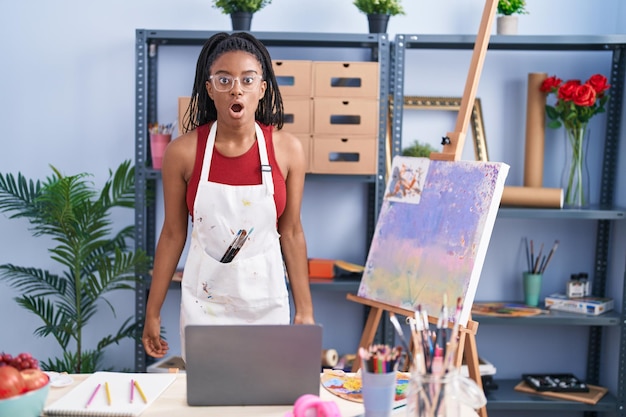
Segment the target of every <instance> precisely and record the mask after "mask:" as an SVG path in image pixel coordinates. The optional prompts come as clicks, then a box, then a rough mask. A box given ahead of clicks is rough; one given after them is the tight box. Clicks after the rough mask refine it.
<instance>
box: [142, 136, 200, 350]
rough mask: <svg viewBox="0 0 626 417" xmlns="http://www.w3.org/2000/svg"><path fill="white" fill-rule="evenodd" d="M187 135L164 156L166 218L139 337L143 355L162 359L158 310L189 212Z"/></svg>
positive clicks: (164, 344)
mask: <svg viewBox="0 0 626 417" xmlns="http://www.w3.org/2000/svg"><path fill="white" fill-rule="evenodd" d="M190 136H193V135H191V134H186V135H185V136H182V137H180V138H177V139H176V140H174V141H172V142H171V143H170V144H169V145H168V147H167V148H166V150H165V154H164V156H163V167H162V170H161V174H162V180H163V200H164V206H165V217H164V220H163V228H162V230H161V234H160V236H159V241H158V243H157V247H156V252H155V255H154V265H153V270H152V282H151V284H150V293H149V295H148V301H147V304H146V321H145V325H144V330H143V337H142V341H143V345H144V348H145V349H146V352H147V353H148V354H149V355H151V356H154V357H157V358H161V357H163V356H165V354H166V353H167V350H168V344H167V342H166V341H165V340H164V339H162V338H161V307H162V306H163V302H164V301H165V297H166V295H167V290H168V288H169V286H170V283H171V281H172V277H173V275H174V273H175V271H176V267H177V266H178V262H179V260H180V256H181V254H182V251H183V248H184V246H185V242H186V240H187V228H188V218H189V213H188V210H187V204H186V200H185V197H186V192H187V181H188V179H189V176H190V175H191V169H193V161H194V158H195V140H193V139H195V138H194V137H190ZM190 149H193V154H194V155H193V156H190V155H189V154H190ZM190 157H191V159H190ZM190 161H191V162H190ZM190 164H191V165H190ZM190 167H191V168H190Z"/></svg>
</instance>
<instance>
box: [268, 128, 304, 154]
mask: <svg viewBox="0 0 626 417" xmlns="http://www.w3.org/2000/svg"><path fill="white" fill-rule="evenodd" d="M272 140H273V142H274V147H276V148H278V147H280V148H281V149H287V150H294V148H295V149H297V148H302V142H301V141H300V139H298V137H297V136H296V135H294V134H293V133H291V132H287V131H285V130H282V129H281V130H276V129H274V130H273V131H272Z"/></svg>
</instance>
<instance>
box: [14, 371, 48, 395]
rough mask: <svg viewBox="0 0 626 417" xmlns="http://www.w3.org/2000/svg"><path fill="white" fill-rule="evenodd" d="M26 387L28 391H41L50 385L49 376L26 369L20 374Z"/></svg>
mask: <svg viewBox="0 0 626 417" xmlns="http://www.w3.org/2000/svg"><path fill="white" fill-rule="evenodd" d="M20 373H21V374H22V378H23V379H24V384H25V385H26V391H33V390H36V389H39V388H41V387H43V386H44V385H46V384H47V383H48V379H49V378H48V375H46V374H45V373H44V372H43V371H41V370H39V369H33V368H29V369H24V370H22V371H21V372H20Z"/></svg>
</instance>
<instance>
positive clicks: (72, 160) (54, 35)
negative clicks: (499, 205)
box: [0, 0, 626, 389]
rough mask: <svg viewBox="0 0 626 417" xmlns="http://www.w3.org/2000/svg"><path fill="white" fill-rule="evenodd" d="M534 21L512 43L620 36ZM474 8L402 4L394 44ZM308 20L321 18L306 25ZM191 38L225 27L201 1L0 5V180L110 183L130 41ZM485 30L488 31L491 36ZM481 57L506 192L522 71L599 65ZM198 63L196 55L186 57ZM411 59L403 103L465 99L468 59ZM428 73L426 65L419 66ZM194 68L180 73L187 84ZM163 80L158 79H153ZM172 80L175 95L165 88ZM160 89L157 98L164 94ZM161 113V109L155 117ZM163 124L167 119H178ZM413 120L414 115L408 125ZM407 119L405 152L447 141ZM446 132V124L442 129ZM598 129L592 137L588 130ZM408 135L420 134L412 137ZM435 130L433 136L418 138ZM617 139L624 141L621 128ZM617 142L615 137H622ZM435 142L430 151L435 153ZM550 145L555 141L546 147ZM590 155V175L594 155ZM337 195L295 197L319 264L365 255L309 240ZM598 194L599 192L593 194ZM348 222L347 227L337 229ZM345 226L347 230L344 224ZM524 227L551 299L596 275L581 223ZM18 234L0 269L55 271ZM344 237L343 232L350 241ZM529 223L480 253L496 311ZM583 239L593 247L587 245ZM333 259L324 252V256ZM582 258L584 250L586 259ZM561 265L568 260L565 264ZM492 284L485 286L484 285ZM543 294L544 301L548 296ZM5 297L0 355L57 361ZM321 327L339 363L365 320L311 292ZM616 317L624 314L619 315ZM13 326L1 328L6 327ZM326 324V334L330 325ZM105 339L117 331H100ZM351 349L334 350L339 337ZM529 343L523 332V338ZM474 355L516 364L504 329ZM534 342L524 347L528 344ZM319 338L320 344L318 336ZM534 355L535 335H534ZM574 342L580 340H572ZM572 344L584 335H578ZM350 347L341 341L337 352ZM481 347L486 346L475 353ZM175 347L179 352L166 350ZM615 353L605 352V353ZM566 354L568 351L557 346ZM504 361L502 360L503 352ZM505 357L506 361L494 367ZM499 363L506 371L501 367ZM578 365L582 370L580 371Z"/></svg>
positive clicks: (293, 7)
mask: <svg viewBox="0 0 626 417" xmlns="http://www.w3.org/2000/svg"><path fill="white" fill-rule="evenodd" d="M527 3H528V7H527V8H528V10H529V12H530V14H528V15H524V16H521V17H520V24H519V31H520V34H528V35H542V34H551V35H554V34H566V35H573V34H577V35H589V34H615V33H625V32H626V24H625V23H624V22H626V5H625V4H624V3H623V2H621V1H619V0H575V1H572V0H551V1H549V2H548V1H545V0H528V1H527ZM483 6H484V3H483V2H481V1H479V0H438V1H436V2H426V1H414V0H405V1H404V7H405V9H406V11H407V15H406V16H396V17H392V18H391V21H390V26H389V32H390V35H391V36H392V37H393V36H394V35H395V34H396V33H424V34H475V33H476V31H477V28H478V24H479V21H480V16H481V13H482V8H483ZM316 17H318V19H316ZM136 28H149V29H191V30H230V20H229V18H228V16H226V15H222V14H220V13H219V12H218V11H217V10H216V9H213V8H212V7H211V2H210V1H209V0H177V1H164V0H133V1H121V0H109V1H107V2H85V1H79V0H59V1H55V2H41V1H34V0H22V1H3V2H2V4H1V5H0V37H1V38H2V39H3V42H2V43H0V57H2V58H1V59H2V65H1V66H0V92H1V93H0V109H1V110H0V125H1V126H3V132H2V133H3V140H2V142H3V144H5V147H4V148H3V150H2V152H0V172H3V173H7V172H12V173H16V172H18V171H21V172H22V173H24V174H25V175H26V176H28V177H33V178H44V177H45V176H46V175H48V174H49V173H50V169H49V164H52V165H54V166H56V167H58V168H59V169H60V170H62V171H63V172H65V173H68V174H73V173H78V172H90V173H93V174H94V175H95V177H94V178H95V179H96V182H98V181H102V180H103V179H104V178H106V176H107V174H108V170H109V169H110V168H113V167H116V166H117V165H118V164H119V163H120V162H121V161H122V160H124V159H129V158H132V157H133V155H134V103H135V101H134V91H135V85H134V82H135V80H134V71H135V55H134V54H135V49H134V42H135V29H136ZM252 29H253V30H256V31H285V32H330V33H334V32H340V33H363V32H366V31H367V23H366V19H365V16H364V15H362V14H360V13H359V12H358V11H357V10H356V8H355V7H354V6H353V5H352V2H351V1H350V0H342V1H341V2H340V1H337V0H317V1H314V2H304V1H296V0H274V1H273V2H272V4H271V5H269V6H268V7H267V8H266V9H264V10H262V11H261V12H259V13H257V14H256V15H255V16H254V19H253V23H252ZM494 30H495V24H494ZM514 54H515V53H511V55H506V54H501V55H498V56H497V57H495V56H494V57H493V58H492V57H491V55H488V57H487V60H486V63H485V70H484V73H483V78H482V81H481V84H480V88H479V91H478V97H481V100H482V104H483V111H484V114H485V129H486V136H487V140H488V147H489V154H490V159H491V160H494V161H495V160H500V161H504V162H506V163H508V164H510V165H511V173H510V175H509V180H508V181H507V184H510V185H519V184H520V183H521V176H522V171H521V167H522V161H523V157H522V156H521V155H523V140H524V126H525V125H524V123H525V119H524V109H525V107H524V106H525V104H524V103H525V94H526V90H525V81H526V74H527V73H528V72H539V71H541V72H549V73H557V74H558V75H559V76H561V77H562V78H570V77H574V76H576V77H579V78H585V77H587V76H588V75H590V74H591V72H592V71H597V72H603V73H605V74H607V73H608V65H609V63H608V61H607V58H600V59H598V58H597V56H593V58H589V59H587V58H586V57H585V56H584V55H577V54H574V56H569V55H568V56H566V57H563V58H561V57H560V56H559V57H557V56H555V55H550V54H546V55H544V56H536V55H535V56H534V57H528V59H526V58H525V57H522V56H520V55H514ZM192 59H193V60H194V62H195V57H193V58H192ZM409 59H415V60H416V61H415V62H414V63H413V64H411V63H410V62H409V65H412V67H411V68H414V69H415V71H413V70H412V71H411V73H412V74H415V75H414V76H413V77H412V79H411V80H407V84H406V88H405V94H407V95H449V96H461V95H462V90H463V85H464V82H465V77H466V68H467V65H468V56H467V55H464V54H463V53H448V54H438V53H436V52H432V55H431V56H429V55H420V56H419V57H415V58H409ZM420 62H424V63H426V64H420ZM191 71H193V69H190V72H189V74H191ZM162 81H163V80H162ZM170 81H171V83H170ZM191 81H192V80H191V75H189V76H185V77H183V79H171V80H168V81H166V82H167V85H169V86H170V87H171V86H172V85H183V86H184V87H183V88H184V89H185V91H187V90H189V89H190V87H191ZM160 88H165V87H160ZM164 109H166V107H164V106H160V110H161V112H164V111H165V110H164ZM171 110H172V111H171V113H167V114H163V115H162V116H161V115H160V117H163V118H169V119H174V118H175V110H174V108H172V109H171ZM411 117H416V123H418V122H417V117H418V116H417V115H416V116H411ZM411 117H407V119H408V120H407V127H406V128H405V132H404V134H405V141H407V143H408V142H412V141H413V140H414V139H416V138H418V137H417V135H422V136H424V137H432V138H439V137H440V136H441V132H447V131H450V130H452V126H453V123H454V121H451V120H444V121H443V123H444V124H443V125H442V127H441V128H440V127H438V126H435V127H433V126H431V125H429V126H426V127H424V126H423V124H421V125H419V126H420V127H419V129H417V128H411V127H410V126H411V125H410V123H412V121H411V120H410V119H411ZM446 123H447V124H446ZM598 125H599V127H598V129H600V130H601V129H602V127H601V126H600V123H599V122H598ZM416 126H417V125H416ZM428 128H433V129H434V130H433V132H432V133H431V132H430V131H428V130H427V129H428ZM622 130H624V129H622ZM623 135H624V133H622V136H623ZM546 139H547V142H548V145H547V148H546V153H547V154H549V153H551V152H552V154H553V155H555V157H556V155H559V156H558V157H559V158H560V151H558V145H557V144H556V143H557V142H559V141H560V140H561V139H560V136H558V134H557V133H556V132H548V133H547V138H546ZM436 140H437V139H435V141H436ZM550 141H552V142H550ZM625 142H626V141H624V140H622V149H621V150H620V153H621V154H622V155H624V154H625V152H626V149H624V147H625V146H626V143H625ZM469 143H470V142H468V145H466V149H465V151H466V152H465V154H464V157H465V158H473V156H472V153H471V146H470V145H469ZM594 149H595V150H592V155H595V158H596V162H595V163H596V165H597V164H598V163H599V158H600V155H601V153H600V152H599V150H597V148H594ZM625 165H626V163H625V161H624V160H623V159H622V161H621V165H620V166H619V170H620V175H619V178H622V179H620V180H618V203H619V204H621V205H622V206H626V192H625V191H624V190H625V189H626V184H624V180H623V178H626V168H625ZM557 166H558V163H557V162H553V160H552V159H550V160H548V161H546V182H547V183H546V185H548V186H550V185H551V184H550V182H551V181H556V178H558V174H557V168H555V167H557ZM341 187H342V186H341V185H339V186H335V187H334V188H333V187H330V191H322V190H321V189H319V184H314V185H307V194H306V195H305V207H304V213H303V218H304V223H305V228H306V232H307V234H308V236H309V255H310V256H316V257H336V258H343V259H346V260H350V261H354V262H362V261H363V259H364V257H365V255H366V251H365V249H364V248H361V249H359V250H356V251H355V250H352V249H351V250H343V249H341V248H339V247H338V248H333V247H332V246H329V245H328V243H329V242H331V243H332V242H333V241H334V240H333V239H332V238H327V239H323V235H322V236H320V233H318V232H317V230H318V228H319V225H320V220H319V218H318V217H317V216H316V215H315V214H316V213H318V212H319V210H322V209H323V210H327V209H328V208H327V206H323V205H322V206H320V204H321V203H320V201H322V200H323V199H322V198H319V197H322V196H325V195H326V193H327V192H328V193H331V194H332V195H333V196H335V197H339V196H343V195H344V191H345V190H344V189H342V188H341ZM596 193H597V191H596ZM363 199H364V196H363V192H362V191H359V190H351V191H350V195H348V196H347V197H345V198H343V197H342V198H339V200H338V201H339V204H338V205H337V214H338V215H337V216H335V219H333V217H332V216H324V226H325V230H329V231H333V230H339V231H342V232H341V233H343V231H346V233H347V232H349V231H350V230H354V229H355V228H357V229H358V228H359V221H361V220H360V219H359V218H358V216H357V218H356V219H354V218H351V217H350V216H351V215H352V214H351V213H362V210H363ZM347 219H350V220H351V221H352V222H353V223H355V224H349V225H347V226H346V225H345V221H346V220H347ZM116 220H117V221H118V222H119V224H120V225H125V224H128V223H130V222H132V221H133V214H132V213H130V212H120V213H116ZM342 223H343V224H342ZM534 226H535V227H536V228H537V230H540V232H536V233H535V232H533V235H532V236H529V237H531V238H534V239H535V240H538V241H545V242H552V240H553V239H555V238H560V239H561V240H562V242H571V244H569V245H570V246H569V247H568V245H567V244H564V245H563V246H562V247H561V248H560V249H559V253H558V255H560V257H559V256H557V257H556V258H555V259H554V263H553V264H552V266H551V270H552V271H553V276H551V277H549V278H551V279H553V281H552V282H550V283H548V284H547V287H549V288H551V289H554V290H560V289H561V288H562V285H563V282H564V280H565V279H566V277H567V276H568V274H569V272H570V271H572V269H574V270H576V271H578V270H592V259H590V257H589V256H578V255H579V254H578V253H577V250H578V249H577V242H579V241H585V239H587V238H588V236H589V235H591V236H593V235H594V230H593V226H592V225H589V224H585V223H584V222H579V224H577V225H576V227H577V229H576V230H571V229H572V228H571V227H570V226H571V225H570V224H562V223H560V222H554V223H547V222H545V221H544V222H543V223H540V224H539V225H537V224H536V223H534ZM27 227H28V225H27V223H26V222H24V221H21V220H8V219H7V218H6V217H5V216H0V264H2V263H14V264H17V265H25V266H31V265H32V266H37V267H43V268H55V267H56V266H55V265H54V264H53V263H52V262H51V261H50V259H49V256H48V253H47V248H48V247H49V244H50V242H48V241H46V239H43V238H38V239H35V238H33V237H31V235H30V233H29V232H28V230H27ZM346 227H347V229H346ZM525 227H527V224H526V223H525V222H523V221H521V220H504V221H498V222H497V223H496V228H495V230H494V236H493V240H492V245H491V246H490V249H489V251H488V254H487V259H486V262H485V268H484V274H483V276H484V277H487V276H489V277H491V278H490V279H488V280H487V279H481V284H480V285H479V289H478V293H477V296H476V299H477V300H497V299H503V298H504V297H512V298H515V297H516V296H520V295H519V294H518V293H519V291H520V290H519V288H515V284H514V283H515V282H516V280H517V278H518V277H517V275H518V274H519V271H520V268H521V267H520V265H519V257H518V241H517V240H514V241H513V242H511V241H510V236H516V237H515V239H518V237H517V236H519V233H520V232H519V230H520V228H521V229H522V230H524V228H525ZM624 233H626V226H625V225H624V222H622V223H621V224H620V225H619V226H618V230H617V233H615V234H614V236H613V242H614V244H613V245H612V248H611V256H612V257H613V259H615V260H616V262H614V263H613V266H612V269H611V270H610V271H609V272H610V277H611V279H612V282H613V284H612V286H611V287H609V291H610V294H611V295H613V296H615V297H616V301H618V302H619V301H620V299H621V294H622V286H621V282H622V279H623V277H624V254H625V253H626V248H625V247H624V246H625V242H624V239H621V240H620V239H617V236H618V235H620V234H621V235H622V236H623V235H624ZM591 240H593V237H592V238H591ZM331 248H332V250H331ZM588 249H589V248H588V246H583V247H582V248H581V249H580V250H581V251H583V252H584V251H588ZM566 254H568V256H567V257H566ZM493 277H495V278H493ZM546 291H548V289H546ZM14 296H15V294H14V293H13V290H11V289H9V288H8V287H6V286H5V285H4V284H0V317H1V318H2V320H0V326H1V327H0V350H2V351H6V352H9V353H14V354H16V353H19V352H22V351H30V352H31V353H33V354H34V355H35V356H36V357H42V358H45V357H48V356H55V355H59V352H58V349H57V348H56V344H55V343H53V342H51V341H50V342H48V341H42V340H40V339H37V338H35V337H34V336H33V330H34V329H35V328H36V327H37V326H38V325H39V323H38V322H37V320H35V318H34V317H33V316H32V315H30V314H28V313H27V312H26V311H25V310H23V309H21V308H20V307H18V306H17V305H16V304H15V303H14V302H13V301H12V297H14ZM314 296H315V300H316V309H317V313H316V315H317V318H318V320H319V321H320V322H322V323H325V322H326V323H328V326H330V325H331V324H332V322H333V321H338V320H337V318H336V317H341V319H340V320H342V321H343V322H344V323H345V324H344V325H342V326H341V327H342V328H341V329H340V330H335V331H334V332H333V334H331V335H329V338H331V339H332V341H333V345H334V346H328V347H338V348H339V350H340V351H344V352H345V351H349V350H350V349H351V347H352V346H355V345H356V343H357V340H353V339H354V338H353V337H352V336H351V335H350V333H352V334H354V335H358V334H359V329H358V326H359V325H360V320H361V311H360V309H359V308H358V307H355V306H352V305H347V304H346V303H345V302H344V301H343V300H344V294H337V293H332V294H331V293H326V294H324V293H320V292H319V291H315V292H314ZM111 300H112V302H113V303H114V304H115V305H116V308H117V310H118V317H127V316H128V315H130V314H132V313H133V307H132V305H133V300H134V298H133V295H132V294H119V295H115V296H113V297H111ZM170 304H172V305H171V307H170V308H169V309H168V311H169V312H171V315H169V313H168V317H167V319H166V322H169V324H168V327H169V328H170V329H171V330H170V332H169V336H170V340H171V341H172V342H174V339H176V338H177V334H176V326H177V301H176V299H175V298H174V299H173V300H171V301H170ZM618 305H621V304H618ZM101 311H102V312H103V315H102V319H101V323H100V324H99V327H103V328H107V327H109V326H110V324H109V323H110V322H111V321H112V320H113V316H112V315H110V314H109V313H108V311H107V309H106V306H104V305H103V308H102V309H101ZM8 318H10V319H8ZM335 325H336V324H335ZM110 327H111V331H112V329H113V328H114V327H115V326H110ZM346 331H347V332H348V337H347V338H341V337H339V338H337V336H338V335H342V334H343V335H345V334H346ZM531 333H532V332H531ZM605 333H606V338H607V343H605V347H606V349H607V351H608V355H607V356H606V358H607V362H606V363H605V364H603V365H604V369H606V371H605V372H603V379H606V381H605V385H608V386H609V387H612V388H613V389H615V380H616V374H615V370H614V368H615V366H614V365H612V364H616V363H617V361H618V358H617V353H616V349H614V346H616V345H617V343H618V340H619V334H618V332H617V329H610V330H609V331H607V332H605ZM479 334H480V336H481V337H483V339H481V338H480V337H479V348H480V351H481V353H482V352H483V351H484V352H487V355H486V356H487V357H494V359H496V360H502V361H503V363H502V365H500V364H497V365H498V368H499V371H500V370H502V372H503V373H504V374H506V373H507V372H510V373H511V374H516V372H517V371H516V370H515V369H510V370H507V368H508V366H506V363H505V362H506V361H508V360H510V358H511V357H515V352H516V351H524V350H527V349H528V346H525V347H524V346H522V344H518V345H516V344H515V343H512V346H507V347H506V351H503V350H501V349H500V348H495V346H496V344H495V343H492V341H494V342H495V341H497V339H498V338H499V334H500V329H494V328H491V329H489V328H488V326H483V327H481V329H480V333H479ZM533 336H535V335H532V334H531V335H530V336H529V337H533ZM325 337H326V334H325ZM536 337H537V339H538V346H541V344H540V343H541V339H542V338H544V337H545V336H542V335H541V334H539V335H536ZM574 337H577V336H574ZM581 337H584V335H582V336H581ZM345 340H347V342H346V341H345ZM483 340H484V341H483ZM173 344H174V345H176V343H173ZM581 345H582V346H581V347H580V348H575V349H573V351H574V352H572V354H575V353H576V351H578V350H580V349H583V350H584V349H586V347H585V346H586V345H585V343H584V340H581ZM611 346H613V348H611ZM563 350H564V351H565V353H569V351H570V350H572V349H569V347H567V346H565V347H563ZM131 352H132V346H131V344H130V343H123V344H121V345H120V346H119V347H116V348H114V349H111V351H110V352H109V353H108V354H107V362H108V364H109V365H111V366H115V367H119V368H122V367H131V366H133V361H132V354H131ZM499 352H504V353H499ZM500 356H503V358H502V359H500V358H499V357H500ZM507 358H508V359H507ZM581 366H582V365H581Z"/></svg>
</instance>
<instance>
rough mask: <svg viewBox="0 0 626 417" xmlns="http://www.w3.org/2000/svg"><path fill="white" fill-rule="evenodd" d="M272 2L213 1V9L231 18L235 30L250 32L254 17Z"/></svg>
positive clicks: (253, 0)
mask: <svg viewBox="0 0 626 417" xmlns="http://www.w3.org/2000/svg"><path fill="white" fill-rule="evenodd" d="M271 2H272V0H213V7H215V8H216V9H220V10H221V11H222V13H224V14H228V15H230V17H231V21H232V24H233V30H250V25H251V23H252V15H253V14H254V13H256V12H258V11H259V10H261V9H262V8H264V7H265V6H267V5H268V4H270V3H271Z"/></svg>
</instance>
